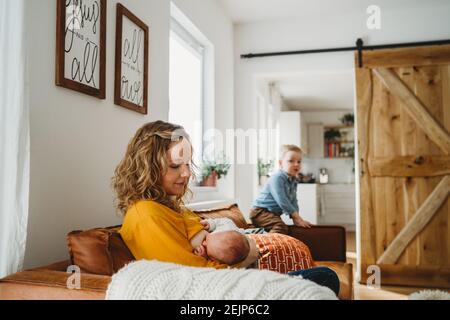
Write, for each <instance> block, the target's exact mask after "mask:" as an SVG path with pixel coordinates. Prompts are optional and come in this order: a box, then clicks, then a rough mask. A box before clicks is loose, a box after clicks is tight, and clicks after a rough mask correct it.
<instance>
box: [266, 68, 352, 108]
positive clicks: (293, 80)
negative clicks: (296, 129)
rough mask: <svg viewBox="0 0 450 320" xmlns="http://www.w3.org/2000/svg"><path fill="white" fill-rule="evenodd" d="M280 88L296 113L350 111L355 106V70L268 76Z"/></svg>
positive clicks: (289, 105)
mask: <svg viewBox="0 0 450 320" xmlns="http://www.w3.org/2000/svg"><path fill="white" fill-rule="evenodd" d="M262 80H264V81H266V82H273V83H275V84H276V86H277V87H278V89H279V90H280V93H281V95H282V98H283V101H284V103H285V104H286V105H287V106H288V107H289V108H290V109H292V110H303V111H305V110H309V111H312V110H315V111H317V110H348V109H353V104H354V78H353V71H352V70H343V71H326V72H325V71H320V72H305V73H302V74H287V75H267V76H264V77H262Z"/></svg>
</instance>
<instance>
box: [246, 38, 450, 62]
mask: <svg viewBox="0 0 450 320" xmlns="http://www.w3.org/2000/svg"><path fill="white" fill-rule="evenodd" d="M444 44H450V40H435V41H422V42H406V43H393V44H381V45H375V46H364V42H363V40H362V39H361V38H358V40H356V46H354V47H341V48H326V49H312V50H298V51H279V52H263V53H248V54H242V55H241V58H242V59H252V58H262V57H273V56H287V55H294V54H310V53H324V52H339V51H358V63H359V67H360V68H362V66H363V61H362V52H363V50H380V49H393V48H407V47H423V46H435V45H444Z"/></svg>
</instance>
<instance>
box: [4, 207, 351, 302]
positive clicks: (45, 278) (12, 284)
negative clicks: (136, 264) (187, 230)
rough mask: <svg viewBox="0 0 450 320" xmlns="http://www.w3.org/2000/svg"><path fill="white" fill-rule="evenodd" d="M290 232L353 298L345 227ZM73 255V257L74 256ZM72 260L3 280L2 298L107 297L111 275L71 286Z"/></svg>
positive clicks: (86, 276)
mask: <svg viewBox="0 0 450 320" xmlns="http://www.w3.org/2000/svg"><path fill="white" fill-rule="evenodd" d="M233 206H234V207H233ZM230 209H232V210H230ZM232 211H233V212H232ZM236 211H239V210H238V209H237V205H232V206H229V207H222V208H219V209H218V208H216V209H211V210H201V211H196V212H197V213H198V214H199V215H201V216H206V215H207V216H208V217H218V216H228V217H230V218H232V219H233V220H235V222H236V219H235V218H236V217H235V212H236ZM289 234H290V235H291V236H292V237H295V238H297V239H299V240H301V241H303V242H304V243H305V244H306V245H307V246H308V247H309V249H310V251H311V254H312V256H313V259H314V260H315V262H316V265H318V266H327V267H330V268H331V269H333V270H334V271H336V273H337V274H338V277H339V280H340V282H341V288H340V292H339V298H340V299H343V300H350V299H353V270H352V265H351V264H349V263H346V234H345V229H344V228H343V227H340V226H313V227H312V228H311V229H304V228H300V227H296V226H290V227H289ZM71 258H72V260H73V257H71ZM72 263H73V261H71V260H70V259H69V260H66V261H61V262H57V263H53V264H51V265H48V266H43V267H38V268H34V269H29V270H25V271H22V272H18V273H15V274H11V275H9V276H7V277H5V278H3V279H0V300H5V299H45V300H47V299H50V300H51V299H57V300H60V299H61V300H65V299H77V300H78V299H104V298H105V293H106V290H107V287H108V284H109V283H110V281H111V276H110V275H100V274H93V273H87V272H83V270H82V273H81V276H80V280H81V286H80V288H79V289H69V288H68V286H67V282H68V278H69V277H70V276H71V273H68V272H67V267H68V266H69V265H71V264H72Z"/></svg>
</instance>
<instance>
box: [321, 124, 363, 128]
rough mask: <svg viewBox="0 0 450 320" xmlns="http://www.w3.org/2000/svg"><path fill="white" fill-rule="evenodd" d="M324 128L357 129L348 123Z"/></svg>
mask: <svg viewBox="0 0 450 320" xmlns="http://www.w3.org/2000/svg"><path fill="white" fill-rule="evenodd" d="M323 128H324V129H355V126H346V125H344V124H343V125H335V126H324V127H323Z"/></svg>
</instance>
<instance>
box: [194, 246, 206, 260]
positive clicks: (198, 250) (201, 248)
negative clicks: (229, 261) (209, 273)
mask: <svg viewBox="0 0 450 320" xmlns="http://www.w3.org/2000/svg"><path fill="white" fill-rule="evenodd" d="M194 254H195V255H197V256H200V257H203V258H205V259H208V255H207V254H206V248H205V247H204V246H202V245H200V246H198V247H196V248H195V249H194Z"/></svg>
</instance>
